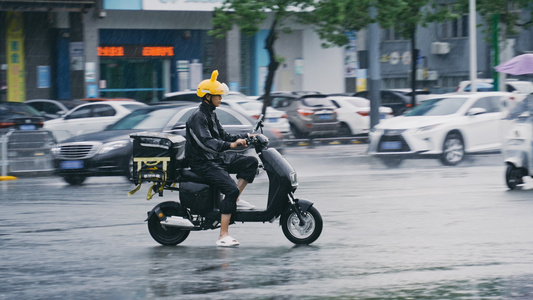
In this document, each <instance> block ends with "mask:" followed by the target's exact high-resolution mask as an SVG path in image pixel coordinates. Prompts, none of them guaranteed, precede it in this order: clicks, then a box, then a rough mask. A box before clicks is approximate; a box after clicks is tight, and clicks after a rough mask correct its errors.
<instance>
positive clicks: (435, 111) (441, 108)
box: [405, 98, 467, 117]
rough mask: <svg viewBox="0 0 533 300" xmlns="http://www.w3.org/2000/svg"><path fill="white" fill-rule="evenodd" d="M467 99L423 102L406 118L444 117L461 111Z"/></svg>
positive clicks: (443, 99) (439, 99)
mask: <svg viewBox="0 0 533 300" xmlns="http://www.w3.org/2000/svg"><path fill="white" fill-rule="evenodd" d="M466 100H467V98H437V99H430V100H426V101H424V102H422V103H421V104H420V105H418V106H417V107H415V108H414V109H413V110H411V111H410V112H408V113H406V114H405V116H407V117H411V116H444V115H451V114H453V113H455V112H457V111H458V110H459V108H461V106H463V104H464V103H465V102H466Z"/></svg>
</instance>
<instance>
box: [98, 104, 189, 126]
mask: <svg viewBox="0 0 533 300" xmlns="http://www.w3.org/2000/svg"><path fill="white" fill-rule="evenodd" d="M178 111H179V108H166V109H153V108H151V109H138V110H135V111H133V112H132V113H130V114H129V115H127V116H125V117H124V118H122V119H120V120H118V121H117V122H116V123H115V124H113V125H111V126H110V127H109V128H108V129H107V130H131V129H141V130H148V129H158V130H162V129H163V128H164V127H165V125H166V124H168V122H169V121H170V119H171V118H172V117H173V116H174V115H175V114H176V113H177V112H178Z"/></svg>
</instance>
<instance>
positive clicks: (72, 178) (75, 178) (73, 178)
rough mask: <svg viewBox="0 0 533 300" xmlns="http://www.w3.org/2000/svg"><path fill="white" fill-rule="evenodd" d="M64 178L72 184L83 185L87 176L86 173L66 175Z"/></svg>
mask: <svg viewBox="0 0 533 300" xmlns="http://www.w3.org/2000/svg"><path fill="white" fill-rule="evenodd" d="M63 179H64V180H65V181H66V182H67V183H68V184H70V185H81V184H82V183H83V182H84V181H85V179H87V176H84V175H65V176H63Z"/></svg>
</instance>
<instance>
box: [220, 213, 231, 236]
mask: <svg viewBox="0 0 533 300" xmlns="http://www.w3.org/2000/svg"><path fill="white" fill-rule="evenodd" d="M230 220H231V214H221V215H220V235H219V236H218V239H219V240H220V239H223V238H225V237H227V236H228V235H229V222H230Z"/></svg>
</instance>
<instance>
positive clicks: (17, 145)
mask: <svg viewBox="0 0 533 300" xmlns="http://www.w3.org/2000/svg"><path fill="white" fill-rule="evenodd" d="M0 141H1V153H0V155H1V159H0V162H1V164H2V174H1V176H8V175H16V174H24V173H35V172H51V171H53V170H54V168H53V157H52V153H51V149H52V147H53V146H54V143H55V140H54V137H53V136H52V134H51V133H50V132H49V131H46V130H10V131H8V132H5V134H3V135H2V136H1V139H0Z"/></svg>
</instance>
